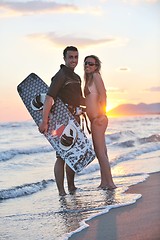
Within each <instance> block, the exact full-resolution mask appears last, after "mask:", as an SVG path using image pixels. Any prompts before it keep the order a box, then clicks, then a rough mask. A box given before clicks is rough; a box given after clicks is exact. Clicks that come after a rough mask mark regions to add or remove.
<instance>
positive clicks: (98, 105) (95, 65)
mask: <svg viewBox="0 0 160 240" xmlns="http://www.w3.org/2000/svg"><path fill="white" fill-rule="evenodd" d="M100 69H101V61H100V60H99V58H98V57H96V56H94V55H90V56H87V57H85V59H84V79H85V87H84V95H85V97H86V112H87V116H88V118H89V120H90V122H91V132H92V140H93V145H94V150H95V153H96V156H97V158H98V161H99V164H100V172H101V183H100V185H99V188H102V189H110V190H112V189H114V188H116V186H115V184H114V182H113V179H112V175H111V169H110V165H109V160H108V154H107V148H106V143H105V131H106V128H107V126H108V119H107V116H106V90H105V86H104V83H103V80H102V78H101V75H100Z"/></svg>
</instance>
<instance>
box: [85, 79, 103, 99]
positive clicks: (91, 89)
mask: <svg viewBox="0 0 160 240" xmlns="http://www.w3.org/2000/svg"><path fill="white" fill-rule="evenodd" d="M89 94H94V95H99V94H98V91H97V88H96V85H95V83H94V82H92V84H91V85H89V86H87V87H85V89H84V95H85V97H86V96H87V95H89Z"/></svg>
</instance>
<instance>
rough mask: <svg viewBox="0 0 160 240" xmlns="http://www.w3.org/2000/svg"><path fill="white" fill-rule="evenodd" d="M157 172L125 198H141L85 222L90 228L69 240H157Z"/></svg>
mask: <svg viewBox="0 0 160 240" xmlns="http://www.w3.org/2000/svg"><path fill="white" fill-rule="evenodd" d="M159 179H160V172H156V173H151V174H149V177H148V178H147V179H146V180H145V181H144V182H141V183H138V184H136V185H133V186H131V187H129V189H128V190H127V191H126V192H125V194H127V193H129V194H141V195H142V197H141V198H139V199H138V200H137V201H136V203H134V204H130V205H126V206H121V207H118V208H112V209H111V210H110V211H109V212H107V213H104V214H102V215H99V216H96V217H94V218H92V219H91V220H88V221H86V223H87V224H88V225H89V227H87V228H85V229H83V230H81V231H80V232H76V233H73V235H71V236H70V237H69V238H68V240H82V239H83V240H159V239H160V210H159V202H160V188H159Z"/></svg>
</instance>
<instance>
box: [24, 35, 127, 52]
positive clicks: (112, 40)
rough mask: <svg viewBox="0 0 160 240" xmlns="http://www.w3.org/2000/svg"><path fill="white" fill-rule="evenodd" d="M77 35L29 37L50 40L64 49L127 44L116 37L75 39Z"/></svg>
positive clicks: (30, 36)
mask: <svg viewBox="0 0 160 240" xmlns="http://www.w3.org/2000/svg"><path fill="white" fill-rule="evenodd" d="M75 36H76V34H71V35H63V36H58V35H57V34H56V33H55V32H49V33H36V34H29V35H28V37H29V38H32V39H37V38H38V39H42V40H48V41H50V42H51V43H52V44H53V45H56V46H60V47H64V45H65V46H66V45H71V44H72V45H77V46H78V47H82V48H84V47H88V46H96V45H102V44H104V45H111V46H112V45H113V46H117V45H120V44H122V42H125V41H126V40H123V39H120V38H116V37H106V38H100V39H93V38H87V37H78V36H77V37H75Z"/></svg>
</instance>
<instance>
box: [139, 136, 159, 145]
mask: <svg viewBox="0 0 160 240" xmlns="http://www.w3.org/2000/svg"><path fill="white" fill-rule="evenodd" d="M138 141H139V142H140V143H141V144H144V143H150V142H160V134H154V135H151V136H149V137H144V138H139V139H138Z"/></svg>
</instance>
